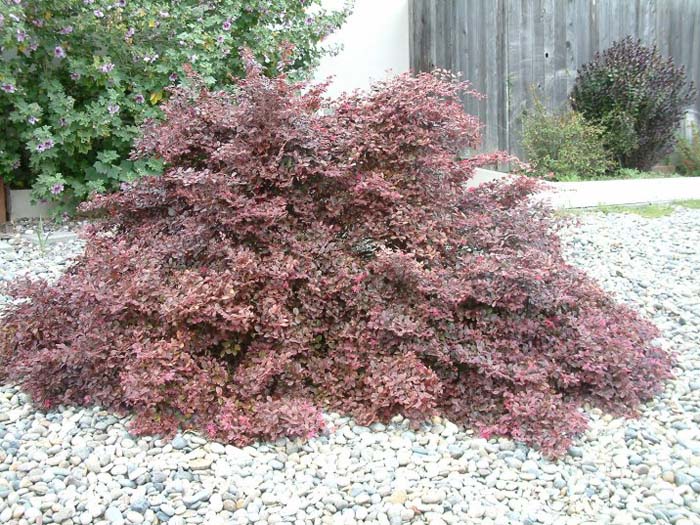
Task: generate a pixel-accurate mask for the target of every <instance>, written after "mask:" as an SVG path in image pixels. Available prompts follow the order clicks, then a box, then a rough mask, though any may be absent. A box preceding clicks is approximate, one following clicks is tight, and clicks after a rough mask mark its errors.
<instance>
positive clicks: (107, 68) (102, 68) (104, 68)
mask: <svg viewBox="0 0 700 525" xmlns="http://www.w3.org/2000/svg"><path fill="white" fill-rule="evenodd" d="M113 69H114V64H112V63H111V62H107V63H106V64H102V66H100V71H102V72H103V73H109V72H110V71H112V70H113Z"/></svg>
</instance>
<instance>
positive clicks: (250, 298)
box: [0, 61, 670, 454]
mask: <svg viewBox="0 0 700 525" xmlns="http://www.w3.org/2000/svg"><path fill="white" fill-rule="evenodd" d="M463 94H468V95H476V94H475V93H473V92H472V91H471V90H470V88H469V86H468V85H467V84H465V83H461V82H458V81H457V80H456V79H455V78H453V77H452V76H450V75H449V74H447V73H445V72H440V71H438V72H435V73H433V74H421V75H418V76H416V77H411V76H408V75H405V76H400V77H398V78H396V79H394V80H390V81H387V82H383V83H379V84H377V85H376V86H375V87H374V88H373V89H372V90H371V91H370V92H368V93H364V94H363V93H354V94H350V95H347V96H345V97H343V98H341V99H340V100H337V101H335V102H330V101H327V100H325V99H324V98H323V97H322V95H323V86H320V87H319V86H316V87H314V86H308V85H304V84H291V83H289V82H288V81H287V80H286V79H285V78H284V77H283V76H280V77H279V78H273V79H270V78H266V77H264V76H262V75H261V74H260V69H259V67H258V66H257V65H255V64H254V63H253V62H252V61H249V66H248V75H247V78H246V79H244V80H242V81H241V82H240V85H239V89H238V92H237V94H236V95H227V94H224V93H216V92H208V91H207V90H206V89H204V88H203V87H201V85H199V84H198V82H197V79H196V78H192V79H191V82H190V87H183V88H179V89H178V90H176V91H175V92H174V93H173V97H172V99H171V101H170V102H169V103H168V104H167V107H166V109H165V112H166V117H167V118H166V119H165V121H164V122H162V123H152V124H151V125H150V126H149V127H148V128H147V129H146V130H145V134H144V137H143V139H142V140H141V141H140V144H139V145H138V149H137V154H156V155H158V156H160V157H162V158H163V159H164V160H165V161H166V162H167V165H168V166H169V169H167V171H166V173H165V174H164V175H163V176H161V177H152V178H146V179H143V180H140V181H138V182H136V183H134V184H133V185H132V186H131V187H129V188H125V189H124V190H123V191H122V192H121V193H118V194H114V195H110V196H99V197H96V198H94V199H93V200H92V201H91V202H89V203H88V204H87V205H86V206H85V207H84V211H85V212H88V213H91V214H94V215H99V216H100V217H102V220H100V221H98V222H96V223H95V224H94V225H93V226H92V227H91V228H90V229H89V231H88V232H87V233H86V235H87V240H88V244H87V249H86V252H85V254H84V255H83V256H82V257H80V258H79V259H78V260H77V262H76V263H75V264H74V265H73V266H72V268H71V269H70V270H69V271H68V273H67V274H66V275H65V276H64V277H63V278H62V279H61V280H60V281H59V282H58V283H57V284H56V285H53V286H50V285H47V284H43V283H22V284H17V285H16V286H15V289H14V292H13V293H14V294H15V295H16V296H17V297H25V298H28V299H30V301H25V302H21V303H19V304H17V305H16V306H14V307H13V308H12V309H11V310H10V311H9V312H8V313H7V314H6V316H5V319H3V323H2V327H0V358H1V359H2V361H1V363H2V366H0V369H1V371H2V376H3V379H4V380H10V381H16V382H19V383H20V384H21V385H22V386H23V387H24V388H25V389H26V391H27V392H29V393H30V394H31V395H32V397H33V398H34V400H35V401H36V402H38V403H41V404H43V405H44V406H46V407H51V406H54V405H56V404H62V403H68V404H76V405H85V404H93V403H98V404H101V405H103V406H105V407H109V408H112V409H115V410H121V411H128V412H131V413H133V414H134V415H135V418H134V420H133V428H134V430H135V431H137V432H156V433H166V434H167V433H171V432H173V431H174V430H175V429H176V428H178V427H180V428H194V429H200V430H204V431H206V432H207V433H208V434H209V435H210V436H211V437H213V438H216V439H220V440H224V441H228V442H231V443H235V444H239V445H242V444H245V443H248V442H250V441H251V440H253V439H257V438H270V439H274V438H276V437H278V436H310V435H313V434H314V433H317V432H319V431H320V430H321V429H322V427H323V420H322V418H321V415H320V411H321V410H322V409H332V410H337V411H342V412H344V413H349V414H351V415H353V416H354V417H356V418H357V419H358V420H359V421H360V422H361V423H369V422H371V421H375V420H385V419H387V418H390V417H391V416H393V415H395V414H397V413H402V414H404V415H405V416H407V417H410V418H412V419H414V420H416V421H419V420H423V419H425V418H427V417H430V416H431V415H434V414H437V413H440V414H443V415H445V416H447V417H449V418H452V419H453V420H454V421H457V422H462V423H465V424H467V425H471V426H474V427H476V428H478V429H479V430H480V431H481V432H482V433H483V434H484V435H491V434H497V435H505V436H512V437H514V438H516V439H518V440H522V441H524V442H526V443H530V444H535V445H539V446H540V447H541V448H542V449H543V450H544V451H545V452H547V453H551V454H557V453H561V452H562V451H563V450H564V449H565V447H566V446H567V445H568V443H569V442H570V439H571V437H572V436H573V435H575V434H576V433H577V432H580V431H581V430H582V429H583V428H584V427H585V419H584V416H583V415H582V414H581V413H580V411H579V407H581V405H582V404H583V403H591V404H593V405H597V406H600V407H603V408H605V409H609V410H612V411H615V412H616V413H623V414H633V413H634V411H635V408H636V407H638V405H639V403H640V402H641V401H643V400H645V399H649V398H650V397H651V396H652V395H654V393H656V392H658V391H659V389H660V386H661V383H662V381H663V380H664V379H665V378H667V377H669V374H670V358H669V356H668V355H667V354H665V353H664V352H663V351H662V350H660V349H659V348H658V347H656V346H654V345H653V344H652V343H651V341H652V340H653V339H654V338H655V337H656V335H657V332H656V329H655V328H654V327H653V326H652V325H651V324H649V323H648V322H646V321H643V320H642V319H640V318H639V317H638V316H637V315H636V314H635V313H634V312H633V311H631V310H630V309H628V308H626V307H624V306H621V305H619V304H617V303H616V302H615V301H614V300H613V299H611V298H610V297H609V296H608V295H606V294H605V293H603V292H602V291H601V290H600V289H599V288H598V286H597V285H595V284H594V283H593V282H592V281H591V280H589V279H588V278H587V277H586V276H585V275H584V274H583V273H582V272H581V271H579V270H577V269H575V268H572V267H571V266H569V265H567V264H566V263H565V262H564V260H563V259H562V256H561V253H560V245H559V241H558V238H557V236H556V234H555V226H556V224H555V223H554V222H553V219H552V218H551V216H550V214H549V213H548V212H547V210H545V209H543V208H542V207H539V206H536V205H532V204H530V203H529V196H530V194H531V193H532V192H533V190H534V185H535V184H536V183H535V182H533V181H531V180H528V179H525V178H523V179H519V180H516V181H515V182H513V183H512V184H508V183H491V184H487V185H484V186H481V187H479V188H478V189H475V190H472V191H464V189H463V183H464V182H465V181H467V180H468V179H469V178H470V176H471V175H472V172H473V170H474V167H475V166H476V165H478V164H480V163H484V162H490V161H491V162H492V161H493V160H494V158H495V157H494V156H488V157H475V158H471V159H469V160H466V161H464V160H461V161H460V160H458V155H457V154H458V152H460V151H463V150H464V149H465V148H473V147H475V146H476V145H477V144H478V141H479V123H478V122H477V120H476V119H475V118H474V117H471V116H468V115H466V114H464V113H463V111H462V106H461V103H460V98H459V97H460V96H461V95H463Z"/></svg>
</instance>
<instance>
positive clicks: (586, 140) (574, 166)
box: [523, 98, 613, 180]
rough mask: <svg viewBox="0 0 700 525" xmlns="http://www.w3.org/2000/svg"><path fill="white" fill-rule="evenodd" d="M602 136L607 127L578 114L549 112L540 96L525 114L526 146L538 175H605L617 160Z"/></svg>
mask: <svg viewBox="0 0 700 525" xmlns="http://www.w3.org/2000/svg"><path fill="white" fill-rule="evenodd" d="M602 137H603V129H602V128H600V127H598V126H595V125H592V124H589V123H587V122H586V120H585V119H584V118H583V117H582V116H581V115H579V114H578V113H575V112H572V111H567V112H564V113H558V114H552V113H549V112H547V110H546V109H545V107H544V105H543V104H542V102H541V101H539V100H538V99H536V98H535V101H534V107H533V109H532V111H530V112H528V113H526V114H525V115H524V117H523V148H524V150H525V154H526V156H527V158H528V161H529V162H530V164H531V166H532V168H533V170H534V174H535V175H536V176H540V177H550V176H553V177H554V179H555V180H579V179H596V178H600V177H602V176H604V175H605V174H606V173H607V172H608V171H609V170H610V169H611V168H612V167H613V163H612V161H611V159H610V156H609V154H608V153H607V151H606V150H605V148H604V146H603V139H602ZM550 173H551V175H550Z"/></svg>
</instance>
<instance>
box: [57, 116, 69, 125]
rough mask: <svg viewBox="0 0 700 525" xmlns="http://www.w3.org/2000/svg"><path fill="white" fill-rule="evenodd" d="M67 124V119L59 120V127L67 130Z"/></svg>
mask: <svg viewBox="0 0 700 525" xmlns="http://www.w3.org/2000/svg"><path fill="white" fill-rule="evenodd" d="M66 124H67V123H66V119H65V118H63V117H61V118H60V119H58V125H59V126H61V127H62V128H65V127H66Z"/></svg>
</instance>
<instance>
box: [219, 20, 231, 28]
mask: <svg viewBox="0 0 700 525" xmlns="http://www.w3.org/2000/svg"><path fill="white" fill-rule="evenodd" d="M221 27H222V29H223V30H224V31H230V30H231V19H230V18H227V19H226V20H225V21H224V23H223V24H222V25H221Z"/></svg>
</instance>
